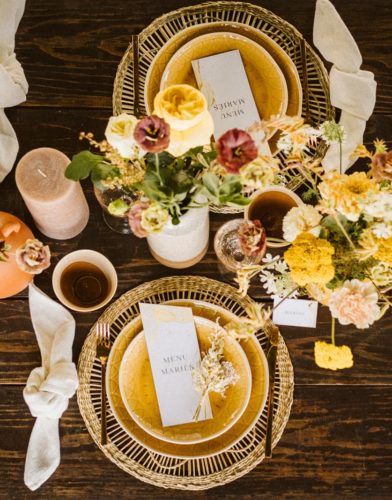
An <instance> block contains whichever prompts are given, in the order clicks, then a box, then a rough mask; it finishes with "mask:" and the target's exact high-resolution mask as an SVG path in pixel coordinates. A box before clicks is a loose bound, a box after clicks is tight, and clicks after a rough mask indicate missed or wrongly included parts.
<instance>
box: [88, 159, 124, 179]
mask: <svg viewBox="0 0 392 500" xmlns="http://www.w3.org/2000/svg"><path fill="white" fill-rule="evenodd" d="M101 160H102V158H101ZM118 173H119V171H118V169H117V168H115V167H113V165H111V164H110V163H103V162H101V163H98V164H97V165H94V166H93V168H92V170H91V180H92V181H93V182H94V184H97V183H99V182H100V181H102V180H103V179H107V178H109V177H115V176H116V175H117V174H118Z"/></svg>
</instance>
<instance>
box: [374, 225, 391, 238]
mask: <svg viewBox="0 0 392 500" xmlns="http://www.w3.org/2000/svg"><path fill="white" fill-rule="evenodd" d="M372 233H373V234H375V235H376V236H377V238H383V239H384V240H387V239H388V238H390V237H391V236H392V224H391V223H390V224H385V223H384V222H379V223H378V224H374V226H372Z"/></svg>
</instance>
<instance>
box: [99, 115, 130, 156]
mask: <svg viewBox="0 0 392 500" xmlns="http://www.w3.org/2000/svg"><path fill="white" fill-rule="evenodd" d="M137 122H138V120H137V118H136V117H135V116H133V115H128V114H127V113H122V114H121V115H118V116H112V117H111V118H110V120H109V122H108V124H107V127H106V130H105V136H106V140H107V141H108V143H109V144H110V145H111V146H112V147H113V148H115V149H117V151H118V152H119V153H120V155H121V156H123V157H124V158H131V157H132V156H134V155H135V144H136V143H135V139H134V138H133V133H134V131H135V127H136V124H137Z"/></svg>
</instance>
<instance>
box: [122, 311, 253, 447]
mask: <svg viewBox="0 0 392 500" xmlns="http://www.w3.org/2000/svg"><path fill="white" fill-rule="evenodd" d="M194 320H195V326H196V332H197V337H198V341H199V346H200V351H201V352H204V353H206V352H207V350H208V348H209V347H210V346H211V335H212V334H213V333H214V330H215V328H216V327H217V325H216V324H215V323H214V322H213V321H210V320H208V319H205V318H202V317H197V316H195V317H194ZM223 356H224V359H225V360H226V361H229V362H231V363H232V365H233V367H234V369H235V370H236V372H237V374H238V375H239V380H238V381H237V382H236V383H235V384H233V385H231V386H230V387H228V388H227V390H226V392H225V395H224V396H221V395H219V394H217V393H211V394H210V404H211V410H212V415H213V418H211V419H208V420H201V421H199V422H191V423H187V424H182V425H173V426H169V427H163V426H162V422H161V417H160V413H159V405H158V399H157V396H156V392H155V385H154V380H153V376H152V371H151V365H150V359H149V355H148V351H147V344H146V338H145V335H144V332H140V333H139V334H138V335H137V336H136V337H135V338H134V339H133V340H132V342H131V343H130V344H129V346H128V348H127V350H126V351H125V353H124V357H123V359H122V361H121V365H120V375H119V382H120V392H121V396H122V399H123V401H124V404H125V406H126V408H127V410H128V411H129V414H130V415H131V417H132V418H133V419H134V420H135V421H136V422H137V423H138V424H139V425H140V427H141V428H142V429H144V430H145V431H146V432H148V433H149V434H151V435H152V436H155V437H156V438H158V439H162V440H163V441H167V442H169V443H178V444H194V443H200V442H203V441H208V440H209V439H213V438H215V437H217V436H219V435H220V434H223V433H224V432H225V431H226V430H228V429H229V428H230V427H231V426H233V425H234V424H235V422H237V420H238V419H239V418H240V417H241V415H242V414H243V413H244V410H245V408H246V406H247V405H248V403H249V398H250V394H251V388H252V374H251V371H250V367H249V362H248V358H247V357H246V354H245V353H244V351H243V349H242V347H241V346H240V344H239V343H238V342H237V341H236V340H235V339H233V338H232V337H229V336H228V335H226V336H225V345H224V351H223Z"/></svg>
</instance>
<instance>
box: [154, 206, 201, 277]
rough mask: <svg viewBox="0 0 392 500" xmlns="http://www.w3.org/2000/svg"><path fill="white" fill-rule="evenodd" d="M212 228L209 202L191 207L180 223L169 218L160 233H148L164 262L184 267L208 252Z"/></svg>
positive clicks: (157, 254) (195, 261)
mask: <svg viewBox="0 0 392 500" xmlns="http://www.w3.org/2000/svg"><path fill="white" fill-rule="evenodd" d="M209 232H210V219H209V211H208V206H204V207H201V208H191V209H190V210H188V212H187V213H186V214H184V215H183V216H182V217H181V219H180V223H179V224H177V225H175V224H173V223H172V222H171V221H169V222H168V223H167V224H166V225H165V227H164V228H163V229H162V230H161V231H160V232H159V233H152V234H149V235H148V236H147V241H148V245H149V247H150V252H151V254H152V255H153V257H154V258H155V259H156V260H157V261H158V262H160V263H161V264H163V265H164V266H167V267H171V268H174V269H184V268H186V267H190V266H193V265H194V264H197V263H198V262H199V261H200V260H201V259H202V258H203V257H204V255H205V254H206V252H207V249H208V238H209Z"/></svg>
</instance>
